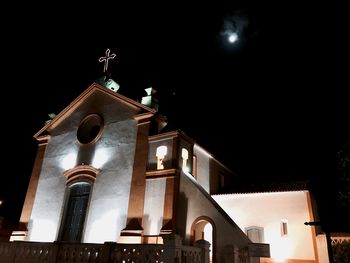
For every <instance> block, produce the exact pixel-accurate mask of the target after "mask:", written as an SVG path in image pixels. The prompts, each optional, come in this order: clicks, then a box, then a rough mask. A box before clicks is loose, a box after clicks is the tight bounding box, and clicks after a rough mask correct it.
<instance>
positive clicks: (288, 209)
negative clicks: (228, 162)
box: [213, 191, 315, 261]
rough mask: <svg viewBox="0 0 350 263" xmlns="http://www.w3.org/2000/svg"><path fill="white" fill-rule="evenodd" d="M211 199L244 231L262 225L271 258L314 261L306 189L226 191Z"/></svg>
mask: <svg viewBox="0 0 350 263" xmlns="http://www.w3.org/2000/svg"><path fill="white" fill-rule="evenodd" d="M213 198H214V199H215V200H216V201H217V202H218V203H219V204H220V206H221V207H222V208H224V210H225V211H226V212H227V213H228V215H230V217H231V218H232V219H233V220H234V221H235V222H236V223H237V224H238V226H239V227H240V228H241V229H242V230H243V231H245V229H246V228H248V227H252V226H258V227H263V229H264V243H269V244H270V252H271V258H273V259H274V260H276V261H283V260H285V259H299V260H315V250H314V245H313V244H314V243H313V238H312V231H311V227H310V226H306V225H304V222H306V221H310V216H309V210H308V200H307V192H306V191H294V192H273V193H252V194H227V195H214V196H213ZM282 220H284V221H287V222H288V234H287V235H282V229H281V222H282Z"/></svg>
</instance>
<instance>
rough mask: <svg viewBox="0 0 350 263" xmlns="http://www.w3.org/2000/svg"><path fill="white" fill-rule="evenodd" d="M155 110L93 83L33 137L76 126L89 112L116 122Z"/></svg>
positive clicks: (59, 131)
mask: <svg viewBox="0 0 350 263" xmlns="http://www.w3.org/2000/svg"><path fill="white" fill-rule="evenodd" d="M155 112H156V111H155V110H154V109H151V108H149V107H147V106H145V105H142V104H140V103H138V102H136V101H134V100H132V99H129V98H127V97H125V96H123V95H121V94H118V93H115V92H113V91H111V90H109V89H107V88H105V87H103V86H101V85H99V84H97V83H93V84H92V85H91V86H90V87H89V88H87V89H86V90H85V91H84V92H83V93H82V94H81V95H80V96H78V97H77V98H76V99H75V100H74V101H73V102H72V103H71V104H69V105H68V106H67V107H66V108H65V109H64V110H62V111H61V112H60V113H59V114H58V115H57V116H56V117H55V118H54V119H53V120H51V121H50V122H49V123H47V124H46V125H45V126H44V127H43V128H42V129H40V130H39V131H38V132H37V133H36V134H35V135H34V137H35V138H38V137H39V136H40V135H42V134H45V133H49V134H51V135H52V134H59V133H61V132H62V131H64V130H67V129H70V128H72V127H77V126H78V125H79V123H80V121H81V120H82V119H83V118H84V117H85V116H87V115H89V114H99V115H101V116H103V118H104V119H105V121H107V122H117V121H121V120H124V119H130V118H133V117H134V116H135V115H138V114H142V113H151V114H154V113H155Z"/></svg>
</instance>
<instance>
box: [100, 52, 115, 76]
mask: <svg viewBox="0 0 350 263" xmlns="http://www.w3.org/2000/svg"><path fill="white" fill-rule="evenodd" d="M110 52H111V51H110V50H109V48H107V50H106V52H105V54H106V56H105V57H100V58H99V59H98V61H99V62H103V61H104V63H105V65H104V67H103V72H106V71H107V69H108V60H110V59H114V58H115V54H114V53H112V54H109V53H110Z"/></svg>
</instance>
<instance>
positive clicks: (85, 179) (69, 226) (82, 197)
mask: <svg viewBox="0 0 350 263" xmlns="http://www.w3.org/2000/svg"><path fill="white" fill-rule="evenodd" d="M97 174H98V170H97V169H95V168H94V167H92V166H89V165H78V166H76V167H75V168H73V169H70V170H68V171H66V172H65V173H64V176H65V177H66V182H67V198H66V203H65V209H64V213H63V219H62V224H61V229H60V238H59V240H61V241H69V242H80V241H81V238H82V234H83V230H84V224H85V219H86V214H87V210H88V204H89V199H90V193H91V189H92V185H93V183H94V181H95V179H96V176H97Z"/></svg>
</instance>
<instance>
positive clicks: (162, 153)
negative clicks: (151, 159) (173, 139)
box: [156, 145, 168, 170]
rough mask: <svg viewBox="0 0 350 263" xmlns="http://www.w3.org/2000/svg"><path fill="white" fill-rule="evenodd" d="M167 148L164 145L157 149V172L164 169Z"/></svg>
mask: <svg viewBox="0 0 350 263" xmlns="http://www.w3.org/2000/svg"><path fill="white" fill-rule="evenodd" d="M167 151H168V150H167V147H166V146H164V145H162V146H159V147H158V148H157V151H156V156H157V170H162V169H164V163H163V161H164V157H165V155H166V154H167Z"/></svg>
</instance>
